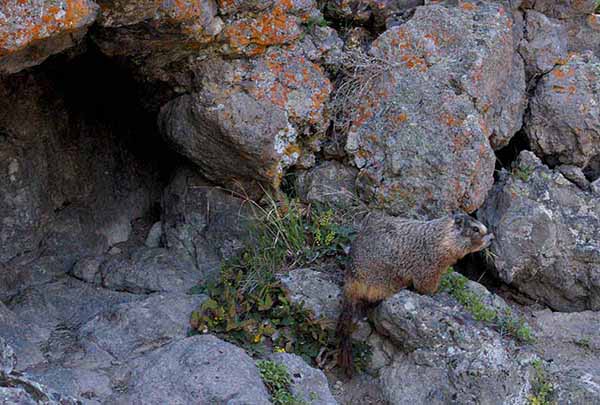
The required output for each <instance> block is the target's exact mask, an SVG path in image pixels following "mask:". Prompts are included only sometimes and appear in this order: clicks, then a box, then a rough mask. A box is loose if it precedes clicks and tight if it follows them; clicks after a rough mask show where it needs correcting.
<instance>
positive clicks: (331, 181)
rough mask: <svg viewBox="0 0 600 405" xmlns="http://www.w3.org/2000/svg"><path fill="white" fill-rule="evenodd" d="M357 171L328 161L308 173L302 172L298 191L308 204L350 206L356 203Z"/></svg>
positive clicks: (297, 181)
mask: <svg viewBox="0 0 600 405" xmlns="http://www.w3.org/2000/svg"><path fill="white" fill-rule="evenodd" d="M356 173H357V172H356V169H354V168H351V167H348V166H345V165H343V164H341V163H339V162H337V161H335V160H328V161H325V162H324V163H322V164H320V165H319V166H317V167H315V168H313V169H310V170H308V171H306V172H300V174H299V175H298V178H297V180H296V190H297V191H298V194H299V195H300V198H301V199H302V200H303V201H306V202H313V203H321V204H328V205H337V206H348V205H351V204H352V203H353V202H356V200H357V196H356V190H355V189H356V187H355V181H356Z"/></svg>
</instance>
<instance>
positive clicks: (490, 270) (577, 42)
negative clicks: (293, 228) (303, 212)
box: [0, 0, 600, 404]
mask: <svg viewBox="0 0 600 405" xmlns="http://www.w3.org/2000/svg"><path fill="white" fill-rule="evenodd" d="M597 6H598V5H597V1H596V0H584V1H575V0H573V1H571V0H553V1H550V0H548V1H544V0H537V1H529V0H523V1H517V0H503V1H501V0H498V1H494V0H442V1H433V0H322V1H316V0H281V1H273V0H269V1H255V0H198V1H177V0H158V1H155V0H118V1H108V0H95V1H92V0H51V1H38V0H27V1H17V0H7V1H4V2H1V4H0V402H3V401H4V402H6V403H71V402H73V403H75V401H82V402H84V403H90V404H93V403H169V402H177V403H202V404H212V403H240V404H241V403H248V404H250V403H251V404H258V403H269V401H271V400H272V397H271V394H270V392H269V390H268V387H267V386H265V385H264V384H263V380H262V379H261V376H260V371H259V368H257V365H256V361H255V359H254V358H252V357H251V356H250V355H249V354H248V353H246V352H245V351H244V350H242V349H241V348H238V347H235V346H234V345H231V344H230V343H226V342H224V341H222V340H220V339H218V338H216V337H214V336H193V337H187V333H188V318H189V314H190V313H191V312H192V311H193V310H194V309H195V308H197V307H198V306H199V305H200V304H201V303H202V302H204V300H205V299H206V297H205V296H204V295H202V294H197V295H194V294H191V295H188V294H187V292H188V291H189V289H190V288H191V287H193V286H206V285H208V284H210V282H212V281H214V280H215V279H218V278H219V273H220V270H221V263H222V262H223V261H224V260H228V259H231V258H232V257H235V256H236V255H238V253H239V252H240V251H242V250H243V247H244V241H245V240H246V239H247V236H248V234H249V232H251V229H250V228H249V226H248V221H247V220H248V218H250V217H252V215H253V212H254V211H253V210H252V208H253V207H254V204H255V203H256V202H260V200H261V198H262V197H263V196H264V195H265V194H268V195H273V194H275V193H277V192H278V191H281V190H283V191H285V192H288V193H289V188H290V187H291V186H290V185H293V188H294V189H295V190H294V193H295V195H297V196H298V197H299V198H300V199H301V200H302V201H304V202H305V203H307V204H314V205H318V204H326V205H331V206H341V205H349V204H350V205H352V204H356V205H360V206H361V207H362V209H363V211H369V210H384V211H386V212H388V213H390V214H393V215H402V216H411V217H417V218H433V217H437V216H440V215H442V214H445V213H448V212H452V211H454V210H463V211H466V212H468V213H472V214H474V215H476V216H477V217H478V218H479V219H481V220H482V221H483V222H484V223H485V224H486V225H487V226H488V227H489V228H490V229H491V230H492V231H493V232H494V234H495V235H496V239H495V241H494V243H493V244H492V246H491V248H490V254H489V256H488V259H489V258H490V257H491V258H492V259H490V260H488V261H487V263H486V264H484V263H483V262H478V264H479V266H480V269H483V268H484V267H485V269H487V274H488V275H491V276H492V278H493V280H494V281H493V283H492V284H490V285H494V286H496V287H498V286H499V291H504V292H507V293H506V294H505V298H507V297H508V298H515V297H516V299H517V301H518V303H519V305H520V304H523V303H525V304H527V305H526V306H524V307H520V306H519V305H518V304H517V303H516V302H513V301H512V300H510V299H509V303H508V304H506V303H504V301H502V303H503V304H502V305H501V307H502V308H501V309H497V310H498V311H504V310H505V309H506V308H508V307H513V309H514V310H515V311H517V312H522V314H523V316H525V317H526V318H527V319H528V320H529V323H530V327H531V328H532V329H533V330H534V332H535V334H537V335H538V336H539V338H538V340H537V343H528V344H527V345H525V347H516V346H515V345H514V343H513V342H511V341H508V340H507V339H506V334H505V331H504V330H503V329H502V327H501V326H498V325H499V324H498V323H494V325H492V326H490V325H489V323H488V324H485V323H482V322H481V319H478V317H477V316H476V317H475V319H473V317H472V316H471V315H469V314H468V313H467V312H468V311H465V308H467V309H468V308H469V306H468V305H466V304H465V302H462V301H461V300H460V299H458V301H456V297H451V296H448V294H446V295H444V294H441V295H440V296H436V297H434V298H429V297H421V296H418V295H416V294H414V293H411V292H409V291H403V292H401V293H399V294H398V295H396V296H394V297H392V298H390V299H389V300H388V301H386V302H384V303H382V304H381V305H380V307H379V308H377V309H376V310H374V312H373V313H372V314H371V319H370V320H369V321H365V322H363V323H361V328H362V329H360V330H359V332H357V335H356V336H357V338H358V339H360V340H365V341H367V340H368V342H369V343H370V344H371V346H372V347H373V348H374V350H373V359H372V364H370V365H369V366H368V367H367V370H368V373H369V374H368V377H367V376H365V377H364V378H363V379H359V380H355V381H354V382H351V383H341V382H340V383H339V384H333V385H332V386H331V389H330V388H329V387H328V386H327V381H326V379H325V376H324V375H323V374H322V373H321V372H320V371H319V370H315V369H313V368H311V367H309V366H308V365H307V364H305V363H303V360H301V359H300V357H294V356H292V355H275V356H272V360H273V361H275V362H278V363H281V364H285V365H286V367H287V368H288V369H290V370H294V371H293V373H292V374H293V380H294V381H293V384H292V391H293V392H294V393H296V394H297V395H299V396H301V397H303V398H305V399H306V400H307V401H308V402H311V401H312V403H335V402H336V401H339V402H342V403H344V402H345V403H362V402H366V401H368V400H372V401H375V402H377V401H379V402H380V403H385V402H386V401H387V402H389V403H394V404H396V403H397V404H403V403H425V402H434V403H484V404H501V403H514V404H524V403H527V402H528V401H532V399H531V396H532V395H537V394H539V390H538V388H539V385H540V384H538V382H539V381H538V380H539V378H538V377H539V375H538V374H539V367H537V365H538V364H539V363H538V362H539V361H542V360H544V361H550V360H552V363H551V365H552V366H551V367H549V368H548V369H547V374H548V376H547V378H548V381H551V383H552V385H553V387H554V390H553V395H554V399H555V400H557V401H559V403H571V404H587V403H596V402H600V390H599V389H598V387H599V386H600V370H599V369H598V364H600V359H599V353H600V352H599V350H598V347H597V346H598V345H597V344H596V343H597V340H598V339H599V334H600V332H599V330H598V328H595V327H589V325H597V324H598V322H599V320H600V313H599V312H598V311H600V211H599V207H600V107H599V106H600V16H599V15H598V14H595V12H596V8H597ZM315 266H316V265H315ZM328 269H329V270H327V269H325V268H318V269H316V270H315V269H301V270H295V271H297V273H289V274H287V275H285V276H282V283H283V284H285V285H286V286H287V288H288V289H289V290H290V293H291V294H290V296H291V298H292V299H293V300H298V301H304V302H306V303H307V305H309V307H311V309H313V310H314V311H315V312H316V313H317V315H319V316H322V317H325V318H327V319H330V320H334V319H335V317H336V316H337V314H338V312H339V305H338V304H339V302H338V300H339V295H340V290H339V280H340V278H341V277H340V274H341V272H342V271H341V270H340V269H339V268H336V269H333V270H331V269H330V268H329V267H328ZM469 288H471V289H473V291H475V292H477V293H478V294H479V295H480V296H481V297H483V298H481V299H482V300H484V301H485V302H488V301H489V302H492V301H493V302H496V303H497V302H499V301H498V300H500V301H501V299H500V298H499V297H497V296H496V295H493V294H491V293H489V292H488V291H487V290H485V288H484V287H482V286H479V285H478V284H472V285H470V287H469ZM486 300H487V301H486ZM460 304H462V305H460ZM498 308H500V307H498ZM550 310H552V311H558V313H555V312H551V311H550ZM553 324H561V325H565V326H564V327H562V326H561V328H558V329H554V328H553V327H552V325H553ZM199 364H201V365H199ZM549 364H550V363H549ZM567 371H568V372H567ZM328 377H329V379H330V381H331V382H335V380H336V379H337V377H336V376H335V374H334V373H329V374H328ZM424 379H425V380H426V381H425V384H424V381H423V380H424ZM361 384H362V385H361ZM549 384H550V383H549ZM423 385H427V386H428V387H427V388H424V387H423ZM306 386H309V387H312V388H309V389H308V391H307V390H306V389H305V388H306ZM365 387H366V388H365ZM536 387H537V388H536ZM536 390H537V391H536ZM312 392H316V393H318V395H317V397H318V398H314V397H313V395H311V393H312ZM332 393H333V395H332ZM532 393H533V394H532ZM536 393H537V394H536ZM4 402H3V403H4Z"/></svg>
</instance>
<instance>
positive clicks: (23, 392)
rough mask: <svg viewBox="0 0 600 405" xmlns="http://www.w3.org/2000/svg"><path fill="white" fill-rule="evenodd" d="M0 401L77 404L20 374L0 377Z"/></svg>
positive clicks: (22, 404) (19, 404)
mask: <svg viewBox="0 0 600 405" xmlns="http://www.w3.org/2000/svg"><path fill="white" fill-rule="evenodd" d="M0 403H1V404H10V405H41V404H43V405H78V404H81V402H79V401H78V400H76V399H75V398H70V397H67V396H65V395H62V394H60V393H58V392H55V391H53V390H51V389H49V388H47V387H45V386H44V385H41V384H39V383H37V382H35V381H31V380H29V379H28V378H26V377H23V376H21V375H14V374H12V375H8V376H5V377H4V378H2V379H0Z"/></svg>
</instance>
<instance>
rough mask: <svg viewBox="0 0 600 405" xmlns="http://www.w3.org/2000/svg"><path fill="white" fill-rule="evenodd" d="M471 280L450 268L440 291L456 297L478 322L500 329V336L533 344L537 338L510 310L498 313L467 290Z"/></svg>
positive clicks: (444, 276)
mask: <svg viewBox="0 0 600 405" xmlns="http://www.w3.org/2000/svg"><path fill="white" fill-rule="evenodd" d="M468 281H469V280H468V279H467V278H466V277H465V276H463V275H461V274H458V273H454V270H453V269H452V268H451V267H450V268H449V269H448V271H447V272H446V273H445V274H444V275H443V276H442V281H441V283H440V291H445V292H447V293H448V294H450V295H451V296H452V297H454V298H455V299H456V300H457V301H458V302H459V303H460V304H461V305H462V306H463V307H464V308H465V309H466V310H467V311H468V312H470V313H471V314H472V315H473V318H475V319H476V320H478V321H483V322H486V323H488V324H491V325H493V326H495V327H496V328H498V329H499V331H500V334H502V335H505V334H506V335H509V336H512V337H513V338H515V339H516V340H517V341H519V342H521V343H527V344H529V343H533V342H534V341H535V337H534V336H533V332H532V331H531V329H530V328H529V326H528V325H527V323H526V322H525V321H524V320H523V319H520V318H517V317H515V316H514V315H513V314H512V311H511V310H510V309H506V310H505V311H504V313H502V314H500V313H498V311H497V310H496V309H495V308H493V307H490V306H488V305H486V304H485V303H484V302H483V301H482V300H481V298H480V297H479V296H478V295H477V294H475V293H474V292H472V291H470V290H469V289H468V288H467V282H468Z"/></svg>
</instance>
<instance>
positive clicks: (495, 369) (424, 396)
mask: <svg viewBox="0 0 600 405" xmlns="http://www.w3.org/2000/svg"><path fill="white" fill-rule="evenodd" d="M374 322H375V325H376V327H377V329H378V330H379V331H380V333H383V334H384V335H387V336H389V337H390V339H391V340H392V341H393V342H395V344H396V353H395V354H394V358H393V362H392V363H391V364H390V365H389V366H384V367H382V368H381V369H380V370H379V375H380V377H379V379H380V385H381V387H382V390H383V392H384V395H385V396H386V399H387V400H388V401H389V402H390V403H398V404H399V403H402V404H404V403H406V404H408V403H415V404H419V403H434V404H447V403H452V402H456V403H486V404H487V403H489V404H495V403H525V402H526V401H527V398H528V395H529V390H530V382H529V381H530V369H529V366H528V365H527V361H528V359H527V357H526V355H525V354H523V353H519V352H518V351H516V350H515V348H514V347H513V346H514V345H513V344H511V342H509V341H506V340H504V339H502V337H501V335H500V334H499V333H497V332H495V331H492V330H490V329H488V328H487V327H485V326H483V325H481V324H479V323H475V322H473V321H472V320H470V319H468V317H465V314H463V313H461V310H460V309H459V308H457V307H456V306H453V305H449V304H446V303H444V302H443V301H438V300H437V299H433V298H431V297H428V296H423V295H418V294H415V293H412V292H410V291H408V290H403V291H401V292H399V293H398V294H396V295H394V296H392V297H391V298H389V299H387V300H385V301H384V302H383V303H382V304H381V305H380V306H379V307H378V308H377V310H376V311H375V314H374ZM423 381H426V382H427V384H423Z"/></svg>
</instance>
